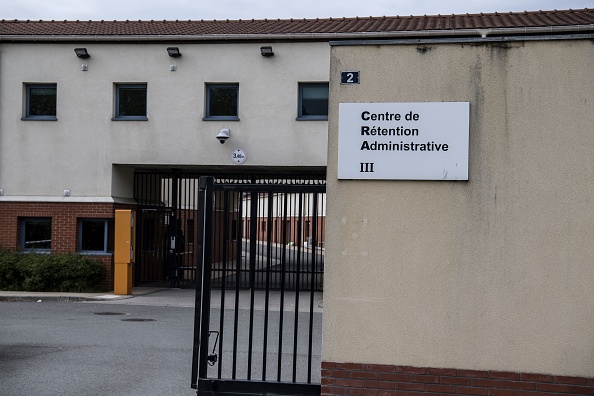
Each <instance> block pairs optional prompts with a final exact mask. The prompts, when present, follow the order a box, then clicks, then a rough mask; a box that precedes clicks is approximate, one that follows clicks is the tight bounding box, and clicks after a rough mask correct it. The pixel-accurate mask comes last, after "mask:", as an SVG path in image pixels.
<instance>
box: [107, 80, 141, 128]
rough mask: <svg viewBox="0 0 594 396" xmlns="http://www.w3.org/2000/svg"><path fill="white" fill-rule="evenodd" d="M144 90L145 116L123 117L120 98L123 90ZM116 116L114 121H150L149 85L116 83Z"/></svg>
mask: <svg viewBox="0 0 594 396" xmlns="http://www.w3.org/2000/svg"><path fill="white" fill-rule="evenodd" d="M130 88H134V89H136V88H144V115H121V109H120V96H121V92H120V91H121V90H122V89H130ZM114 96H115V97H114V115H113V118H112V119H111V120H112V121H148V84H147V83H114Z"/></svg>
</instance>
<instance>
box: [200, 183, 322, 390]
mask: <svg viewBox="0 0 594 396" xmlns="http://www.w3.org/2000/svg"><path fill="white" fill-rule="evenodd" d="M198 206H199V210H200V214H199V216H198V218H199V227H198V233H199V236H198V249H197V253H198V257H199V258H198V266H197V268H198V272H199V273H198V274H197V282H196V312H195V323H194V326H195V327H194V350H193V361H192V387H193V388H195V389H197V394H198V395H231V394H233V395H242V394H244V395H256V394H260V395H262V394H277V395H310V394H311V395H319V394H320V371H321V367H320V366H321V363H320V362H321V325H322V293H321V289H322V286H323V281H322V276H323V266H324V234H325V233H324V232H323V231H324V226H325V218H326V216H325V185H324V184H323V183H317V184H316V183H311V184H306V183H304V182H299V181H297V182H293V183H291V184H259V183H254V182H253V181H252V183H244V184H225V183H215V182H214V179H213V178H212V177H201V178H200V189H199V202H198Z"/></svg>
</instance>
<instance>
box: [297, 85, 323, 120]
mask: <svg viewBox="0 0 594 396" xmlns="http://www.w3.org/2000/svg"><path fill="white" fill-rule="evenodd" d="M328 90H329V88H328V83H299V108H298V111H297V119H298V120H327V119H328Z"/></svg>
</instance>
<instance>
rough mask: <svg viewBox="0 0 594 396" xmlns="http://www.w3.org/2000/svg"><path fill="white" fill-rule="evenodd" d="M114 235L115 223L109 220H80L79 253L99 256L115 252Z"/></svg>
mask: <svg viewBox="0 0 594 396" xmlns="http://www.w3.org/2000/svg"><path fill="white" fill-rule="evenodd" d="M112 233H113V222H112V221H111V220H109V219H79V221H78V251H79V252H81V253H99V254H100V253H110V252H113V246H112V244H111V241H112V239H113V238H111V234H112Z"/></svg>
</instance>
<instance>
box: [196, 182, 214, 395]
mask: <svg viewBox="0 0 594 396" xmlns="http://www.w3.org/2000/svg"><path fill="white" fill-rule="evenodd" d="M212 184H213V180H212V177H202V178H200V193H199V197H198V206H199V208H200V209H199V210H201V212H202V215H201V216H200V225H199V227H198V234H199V236H198V241H199V242H198V254H197V257H196V259H197V262H196V268H197V269H198V268H200V269H201V274H200V279H199V281H198V282H196V301H195V308H194V345H193V353H192V388H196V387H197V383H198V378H206V377H207V371H208V360H207V359H208V328H209V323H210V267H211V265H210V263H211V261H212V252H211V248H210V246H211V238H212V192H211V189H212Z"/></svg>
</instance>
